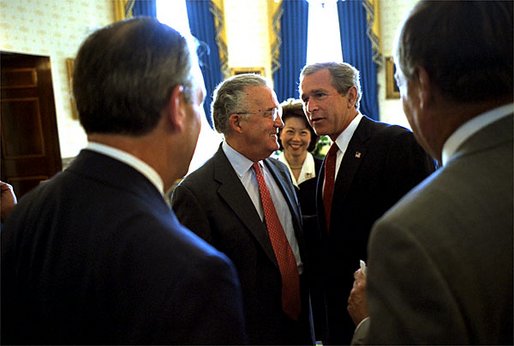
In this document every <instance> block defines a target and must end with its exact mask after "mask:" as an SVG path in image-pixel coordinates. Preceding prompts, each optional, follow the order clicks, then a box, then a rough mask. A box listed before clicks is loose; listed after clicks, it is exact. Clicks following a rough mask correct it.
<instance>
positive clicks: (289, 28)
mask: <svg viewBox="0 0 514 346" xmlns="http://www.w3.org/2000/svg"><path fill="white" fill-rule="evenodd" d="M308 11H309V4H308V2H307V1H306V0H284V1H283V2H282V11H281V13H282V17H281V19H280V50H279V54H280V55H279V57H278V64H277V66H272V71H273V72H274V74H273V80H274V89H275V92H276V93H277V98H278V101H279V102H282V101H284V100H286V99H288V98H291V97H293V98H299V94H298V79H299V78H298V77H299V76H300V71H301V70H302V68H303V67H304V66H305V63H306V62H307V24H308V18H309V15H308ZM274 20H275V19H274ZM277 20H278V19H277Z"/></svg>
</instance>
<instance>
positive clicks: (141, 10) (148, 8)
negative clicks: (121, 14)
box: [132, 0, 157, 18]
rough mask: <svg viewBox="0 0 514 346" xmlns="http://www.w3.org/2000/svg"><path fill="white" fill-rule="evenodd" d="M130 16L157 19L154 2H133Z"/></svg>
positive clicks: (141, 0) (136, 0)
mask: <svg viewBox="0 0 514 346" xmlns="http://www.w3.org/2000/svg"><path fill="white" fill-rule="evenodd" d="M132 15H133V16H134V17H137V16H150V17H154V18H156V17H157V6H156V0H135V1H134V5H133V6H132Z"/></svg>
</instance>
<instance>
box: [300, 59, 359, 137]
mask: <svg viewBox="0 0 514 346" xmlns="http://www.w3.org/2000/svg"><path fill="white" fill-rule="evenodd" d="M300 93H301V99H302V101H303V105H304V111H305V114H306V115H307V119H308V120H309V123H310V124H311V126H312V127H313V128H314V131H316V134H317V135H328V136H329V137H330V138H332V140H335V139H336V138H337V137H338V136H339V134H341V132H343V130H344V129H345V128H346V127H347V126H348V125H349V124H350V122H351V121H352V120H353V119H354V118H355V116H356V115H357V113H358V111H357V109H356V108H355V102H356V99H357V92H356V89H355V88H354V87H352V88H350V89H349V90H348V92H347V94H346V95H344V96H343V95H341V94H339V93H338V92H337V90H336V88H335V87H334V86H333V85H332V77H331V75H330V72H329V71H328V70H327V69H323V70H319V71H317V72H314V73H312V74H308V75H305V76H304V77H303V78H302V80H301V82H300Z"/></svg>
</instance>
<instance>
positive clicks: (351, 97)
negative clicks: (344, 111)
mask: <svg viewBox="0 0 514 346" xmlns="http://www.w3.org/2000/svg"><path fill="white" fill-rule="evenodd" d="M346 98H347V100H348V108H354V107H355V104H356V103H357V88H356V87H354V86H352V87H351V88H350V89H348V92H347V93H346Z"/></svg>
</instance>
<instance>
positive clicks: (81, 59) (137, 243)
mask: <svg viewBox="0 0 514 346" xmlns="http://www.w3.org/2000/svg"><path fill="white" fill-rule="evenodd" d="M73 83H74V85H73V91H74V95H75V99H76V101H77V108H78V111H79V117H80V123H81V125H82V126H83V127H84V129H85V131H86V133H87V137H88V142H89V143H88V146H87V148H86V149H84V150H82V151H81V152H80V154H79V155H78V156H77V158H75V160H74V161H73V163H72V164H71V165H70V167H69V168H67V169H66V170H65V171H64V172H62V173H60V174H58V175H57V176H55V177H54V178H52V179H50V180H49V181H48V182H45V183H44V184H42V185H40V186H38V187H37V188H36V189H35V190H33V191H32V192H30V193H29V194H28V195H26V196H25V197H24V198H23V199H21V201H20V203H19V204H18V205H17V206H16V207H15V208H14V211H13V212H12V214H11V215H10V216H9V218H8V220H7V224H6V225H5V228H4V229H2V263H1V265H2V271H1V274H2V280H1V282H2V290H1V294H2V343H4V344H54V345H59V344H91V345H94V344H104V345H112V344H123V345H132V344H133V345H148V344H159V345H162V344H198V345H200V344H241V343H244V342H245V341H246V338H245V331H244V323H243V315H242V308H241V291H240V286H239V282H238V280H237V275H236V272H235V269H234V266H233V265H232V263H231V262H230V260H229V259H227V257H226V256H225V255H223V254H222V253H220V252H219V251H216V250H215V249H214V248H213V247H211V246H210V245H208V244H207V243H206V242H204V241H203V240H202V239H200V238H198V237H196V236H195V235H194V234H192V233H191V232H190V231H189V230H187V229H186V228H185V227H184V226H182V225H181V224H180V223H179V222H178V220H177V218H176V216H175V214H174V213H173V212H172V210H171V209H170V207H169V205H168V204H167V203H166V199H165V197H164V196H165V193H166V192H167V191H168V189H169V188H170V187H171V186H172V184H173V183H174V182H175V180H177V179H178V178H180V177H182V176H183V175H184V174H186V172H187V170H188V166H189V162H190V160H191V157H192V155H193V151H194V149H195V146H196V141H197V139H198V134H199V132H200V119H201V117H202V116H203V112H202V111H201V110H202V102H203V98H204V93H205V91H204V86H203V79H202V76H201V73H200V68H199V66H198V63H197V60H196V56H195V52H194V51H192V50H190V47H189V45H188V41H187V40H186V39H185V38H184V37H183V36H182V35H181V34H180V33H178V32H177V31H175V30H174V29H172V28H170V27H169V26H167V25H164V24H161V23H159V22H158V21H157V20H156V19H150V18H142V17H141V18H135V19H131V20H127V21H120V22H116V23H114V24H112V25H110V26H107V27H105V28H102V29H100V30H98V31H96V32H94V33H93V34H91V35H90V36H89V37H88V38H87V39H86V41H85V42H84V43H83V44H82V46H81V48H80V50H79V52H78V55H77V58H76V61H75V72H74V76H73Z"/></svg>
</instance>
